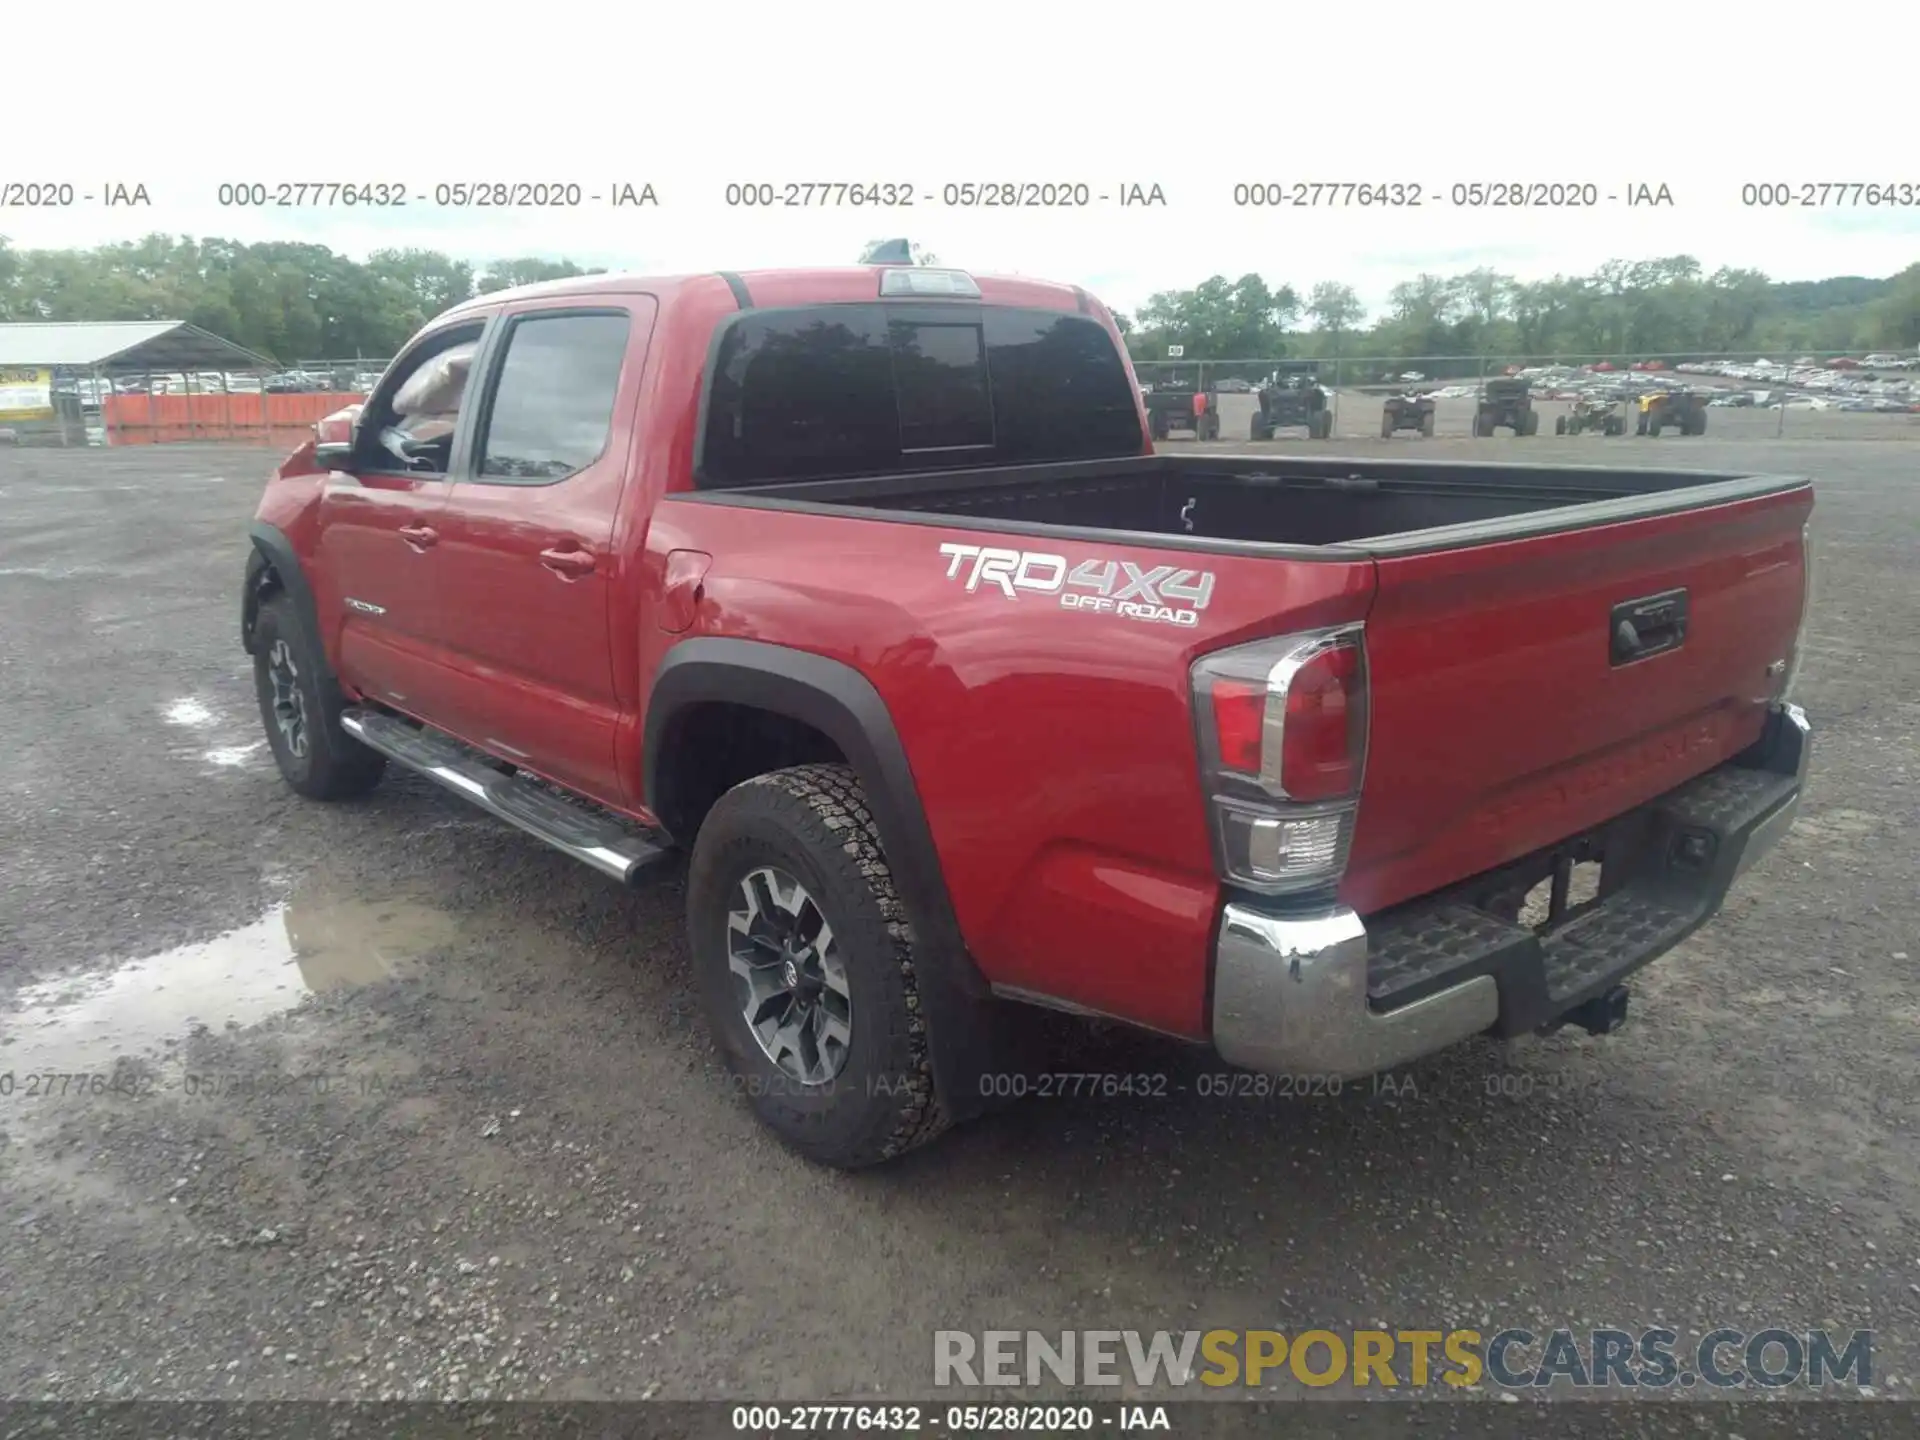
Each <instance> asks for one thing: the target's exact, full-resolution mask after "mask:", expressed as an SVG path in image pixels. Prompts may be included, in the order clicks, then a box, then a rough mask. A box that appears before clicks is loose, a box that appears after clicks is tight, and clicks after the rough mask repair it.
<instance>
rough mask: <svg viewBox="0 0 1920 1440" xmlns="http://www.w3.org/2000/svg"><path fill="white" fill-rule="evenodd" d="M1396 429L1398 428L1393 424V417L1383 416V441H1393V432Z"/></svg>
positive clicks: (1381, 430) (1381, 426)
mask: <svg viewBox="0 0 1920 1440" xmlns="http://www.w3.org/2000/svg"><path fill="white" fill-rule="evenodd" d="M1395 428H1396V427H1395V425H1394V423H1393V416H1391V415H1382V416H1381V417H1380V438H1381V439H1382V440H1391V439H1392V438H1393V432H1394V430H1395Z"/></svg>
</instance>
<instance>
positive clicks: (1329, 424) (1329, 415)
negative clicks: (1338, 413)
mask: <svg viewBox="0 0 1920 1440" xmlns="http://www.w3.org/2000/svg"><path fill="white" fill-rule="evenodd" d="M1307 433H1308V434H1309V435H1311V436H1312V437H1313V438H1314V439H1316V440H1325V439H1327V438H1329V437H1330V436H1331V435H1332V434H1333V412H1332V411H1331V410H1322V411H1320V412H1319V413H1317V414H1316V415H1315V416H1314V417H1313V423H1312V424H1311V425H1309V426H1308V427H1307Z"/></svg>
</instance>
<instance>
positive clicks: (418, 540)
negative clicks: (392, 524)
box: [400, 525, 440, 550]
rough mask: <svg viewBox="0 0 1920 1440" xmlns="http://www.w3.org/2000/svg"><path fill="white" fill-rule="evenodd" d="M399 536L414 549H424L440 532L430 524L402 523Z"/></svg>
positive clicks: (437, 537)
mask: <svg viewBox="0 0 1920 1440" xmlns="http://www.w3.org/2000/svg"><path fill="white" fill-rule="evenodd" d="M400 538H401V539H402V540H404V541H406V542H407V544H409V545H411V546H413V548H414V549H416V550H424V549H426V548H427V547H428V546H429V545H431V544H433V543H434V542H435V541H436V540H438V539H439V538H440V532H439V531H438V530H436V529H434V528H433V527H432V526H431V525H402V526H401V527H400Z"/></svg>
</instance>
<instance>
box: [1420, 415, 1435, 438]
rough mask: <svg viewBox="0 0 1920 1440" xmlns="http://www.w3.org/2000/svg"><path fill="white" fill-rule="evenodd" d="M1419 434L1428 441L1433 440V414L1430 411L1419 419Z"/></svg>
mask: <svg viewBox="0 0 1920 1440" xmlns="http://www.w3.org/2000/svg"><path fill="white" fill-rule="evenodd" d="M1420 433H1421V434H1422V435H1424V436H1426V438H1427V439H1429V440H1431V439H1432V438H1433V412H1432V411H1431V410H1429V411H1427V413H1426V414H1424V415H1422V416H1421V417H1420Z"/></svg>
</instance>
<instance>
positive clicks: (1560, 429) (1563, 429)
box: [1553, 415, 1568, 435]
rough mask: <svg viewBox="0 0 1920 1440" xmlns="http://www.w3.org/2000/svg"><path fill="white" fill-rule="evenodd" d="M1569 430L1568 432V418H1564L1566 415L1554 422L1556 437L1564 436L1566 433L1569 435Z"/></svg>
mask: <svg viewBox="0 0 1920 1440" xmlns="http://www.w3.org/2000/svg"><path fill="white" fill-rule="evenodd" d="M1567 430H1568V425H1567V417H1566V416H1564V415H1562V416H1560V417H1559V418H1557V419H1556V420H1555V421H1554V422H1553V433H1554V434H1556V435H1564V434H1566V433H1567Z"/></svg>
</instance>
